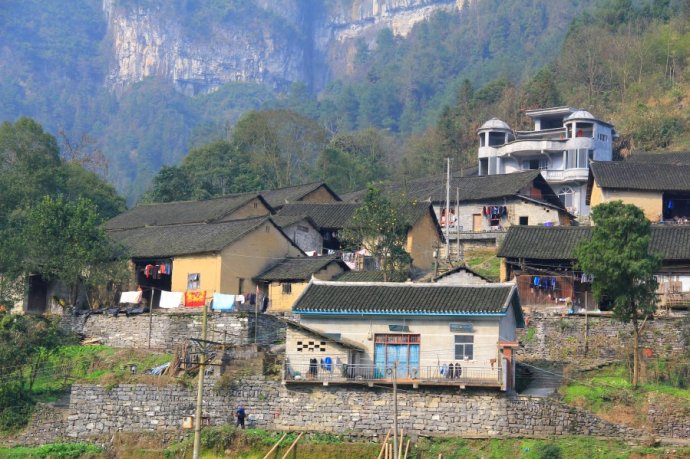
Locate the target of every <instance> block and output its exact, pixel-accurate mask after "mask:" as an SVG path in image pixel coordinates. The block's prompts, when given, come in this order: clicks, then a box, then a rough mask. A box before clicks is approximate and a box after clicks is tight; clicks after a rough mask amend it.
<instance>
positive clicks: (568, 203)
mask: <svg viewBox="0 0 690 459" xmlns="http://www.w3.org/2000/svg"><path fill="white" fill-rule="evenodd" d="M558 199H560V200H561V202H562V203H563V206H564V207H566V208H569V207H573V189H572V188H570V187H569V186H564V187H562V188H561V189H560V190H558Z"/></svg>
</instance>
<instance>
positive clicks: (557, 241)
mask: <svg viewBox="0 0 690 459" xmlns="http://www.w3.org/2000/svg"><path fill="white" fill-rule="evenodd" d="M592 229H593V228H592V227H590V226H582V227H578V226H556V227H551V228H546V227H541V226H511V227H510V228H509V229H508V233H507V234H506V237H505V239H504V241H503V244H502V245H501V247H500V249H499V250H498V254H497V255H498V256H499V257H505V258H525V259H533V260H556V261H559V260H574V259H575V256H574V255H573V254H574V251H575V247H576V246H577V244H578V242H579V241H580V240H582V239H588V238H590V237H591V234H592V233H591V232H592ZM649 251H650V253H656V254H659V255H661V257H662V258H663V260H664V261H676V260H690V226H684V225H654V226H652V238H651V241H650V243H649Z"/></svg>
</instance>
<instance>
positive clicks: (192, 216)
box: [105, 193, 271, 230]
mask: <svg viewBox="0 0 690 459" xmlns="http://www.w3.org/2000/svg"><path fill="white" fill-rule="evenodd" d="M256 197H259V199H262V198H261V197H260V196H259V195H258V194H256V193H243V194H241V195H230V196H224V197H221V198H214V199H206V200H203V201H175V202H164V203H157V204H141V205H138V206H136V207H133V208H132V209H129V210H127V211H126V212H123V213H121V214H120V215H118V216H116V217H113V218H111V219H110V220H108V221H107V222H105V229H106V230H112V229H125V228H138V227H142V226H163V225H179V224H187V223H205V222H210V221H214V220H218V219H221V218H222V217H224V216H226V215H228V214H231V213H232V212H234V211H235V210H237V209H239V208H240V207H242V206H243V205H245V204H246V203H247V202H249V201H251V200H252V199H254V198H256ZM262 200H263V199H262ZM264 204H266V202H265V201H264ZM269 212H271V209H270V208H269Z"/></svg>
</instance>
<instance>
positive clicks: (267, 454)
mask: <svg viewBox="0 0 690 459" xmlns="http://www.w3.org/2000/svg"><path fill="white" fill-rule="evenodd" d="M285 437H287V432H286V433H284V434H283V436H282V437H280V440H278V442H277V443H276V444H275V445H273V448H271V450H270V451H269V452H267V453H266V455H265V456H264V459H268V456H270V455H271V453H272V452H273V451H275V450H276V448H278V445H280V444H281V443H282V442H283V440H285Z"/></svg>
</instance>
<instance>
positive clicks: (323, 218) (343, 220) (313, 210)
mask: <svg viewBox="0 0 690 459" xmlns="http://www.w3.org/2000/svg"><path fill="white" fill-rule="evenodd" d="M360 206H361V203H348V202H338V203H331V204H320V203H319V204H310V203H294V204H286V205H285V206H283V208H282V209H281V210H280V212H279V213H278V216H279V217H281V218H287V217H298V216H308V217H310V218H311V219H312V220H313V221H314V223H316V226H317V227H318V228H319V229H322V228H323V229H341V228H346V227H348V226H350V224H351V220H352V216H353V215H354V213H355V212H356V211H357V209H358V208H359V207H360ZM426 213H430V214H432V215H434V219H435V218H436V217H435V214H434V213H433V210H432V209H431V204H429V203H428V202H416V203H411V204H408V205H405V206H404V207H403V209H402V215H403V218H404V219H405V221H406V223H408V224H409V225H414V224H415V223H416V222H417V221H418V220H419V219H420V218H422V217H423V216H424V215H425V214H426ZM440 234H441V233H440V228H439V235H440Z"/></svg>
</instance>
